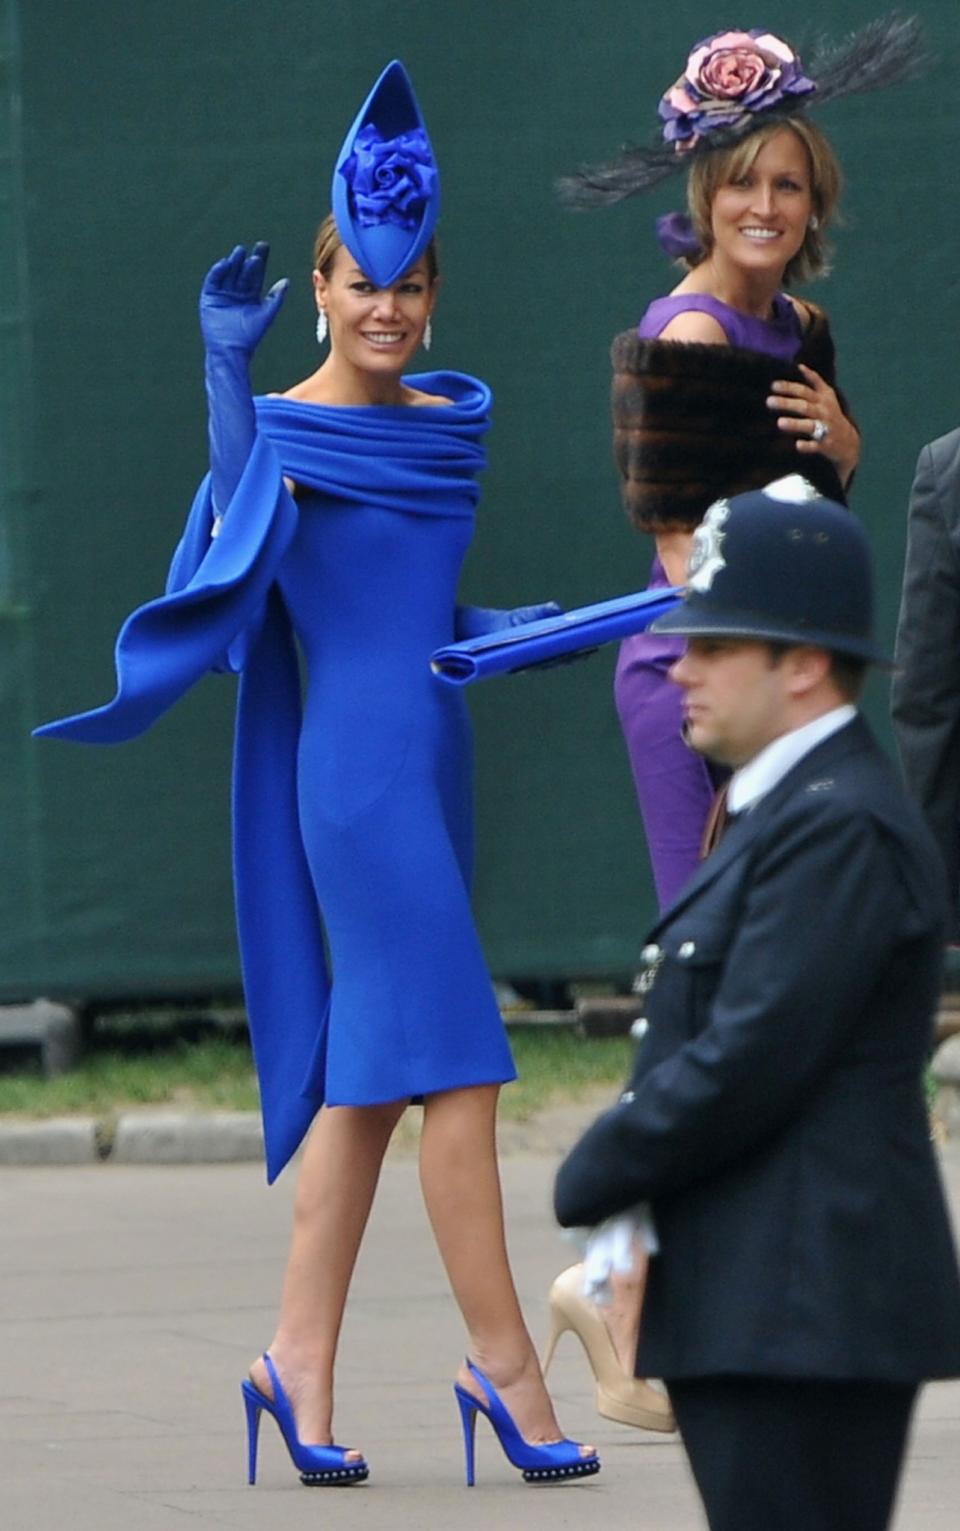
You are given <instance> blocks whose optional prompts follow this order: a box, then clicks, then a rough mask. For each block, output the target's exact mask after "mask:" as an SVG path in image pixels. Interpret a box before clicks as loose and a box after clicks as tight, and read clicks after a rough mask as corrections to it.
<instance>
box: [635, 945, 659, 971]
mask: <svg viewBox="0 0 960 1531" xmlns="http://www.w3.org/2000/svg"><path fill="white" fill-rule="evenodd" d="M659 955H660V948H659V946H657V944H656V942H655V941H651V942H650V944H649V946H645V947H644V948H643V951H642V952H641V953H640V961H641V962H642V963H644V965H645V966H646V967H648V968H649V967H653V964H654V963H655V962H656V960H657V958H658V957H659Z"/></svg>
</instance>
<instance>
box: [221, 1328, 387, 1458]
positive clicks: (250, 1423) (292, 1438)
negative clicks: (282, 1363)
mask: <svg viewBox="0 0 960 1531" xmlns="http://www.w3.org/2000/svg"><path fill="white" fill-rule="evenodd" d="M263 1359H264V1364H265V1365H266V1368H267V1376H268V1377H269V1378H270V1386H271V1387H272V1388H273V1397H272V1398H268V1397H267V1395H266V1393H261V1391H260V1389H259V1388H258V1387H255V1386H254V1384H253V1383H252V1382H249V1381H244V1382H241V1384H240V1391H241V1392H242V1394H243V1402H244V1407H245V1409H246V1413H247V1482H248V1483H255V1482H256V1480H257V1437H258V1435H259V1431H260V1414H261V1411H262V1410H264V1409H265V1410H266V1412H267V1413H268V1414H271V1415H272V1416H273V1418H274V1419H275V1420H276V1422H277V1426H278V1428H279V1430H280V1434H281V1435H282V1436H283V1440H284V1445H285V1446H286V1448H287V1450H288V1451H289V1453H290V1460H291V1462H292V1463H293V1465H294V1467H295V1468H297V1470H298V1471H299V1473H300V1482H301V1483H305V1484H306V1485H307V1487H308V1488H322V1487H324V1486H326V1485H327V1484H334V1483H362V1482H363V1480H364V1478H367V1477H369V1476H370V1469H369V1467H368V1466H367V1464H366V1461H365V1460H364V1458H363V1457H361V1458H360V1460H359V1461H357V1462H348V1461H347V1453H348V1451H349V1450H350V1447H349V1446H305V1445H304V1443H303V1442H302V1441H301V1439H300V1437H299V1436H298V1434H297V1422H296V1420H295V1419H294V1417H293V1409H292V1408H291V1407H290V1400H289V1398H288V1397H287V1395H286V1393H285V1392H284V1390H283V1385H282V1383H281V1381H280V1378H279V1377H278V1376H277V1369H276V1367H275V1366H274V1364H273V1362H272V1361H271V1359H270V1357H269V1355H268V1354H267V1353H266V1351H265V1352H264V1356H263Z"/></svg>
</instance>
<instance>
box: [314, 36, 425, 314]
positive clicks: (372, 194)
mask: <svg viewBox="0 0 960 1531" xmlns="http://www.w3.org/2000/svg"><path fill="white" fill-rule="evenodd" d="M331 201H332V204H333V216H334V218H335V219H336V224H337V229H338V230H339V233H340V238H341V239H342V240H343V242H344V244H345V245H346V247H347V249H348V250H349V251H350V254H351V255H352V256H353V258H354V260H355V261H356V262H357V264H358V266H359V267H360V269H361V271H363V273H364V275H365V276H368V277H369V278H370V280H371V281H372V282H374V283H375V284H376V286H377V287H390V286H391V285H392V284H393V283H394V282H396V281H397V280H398V279H399V278H400V277H401V276H402V275H403V273H404V272H405V271H409V269H410V267H411V266H412V265H413V264H414V262H415V261H416V260H417V259H418V257H419V256H420V255H422V254H423V251H424V250H425V249H426V247H427V245H428V244H429V243H430V236H431V235H432V233H433V230H434V226H435V224H436V221H437V214H438V213H439V211H440V173H439V171H438V170H437V162H436V160H435V159H434V156H433V148H432V146H431V144H430V140H429V138H428V137H427V130H426V128H425V127H424V124H423V118H422V116H421V115H420V108H419V107H418V105H417V99H416V97H415V95H414V94H413V86H412V85H411V84H410V77H409V75H408V74H407V71H406V70H405V69H404V67H403V65H402V64H401V63H400V61H399V60H398V59H394V60H393V62H392V63H390V64H388V65H387V67H386V69H385V70H384V71H383V73H382V74H381V76H380V78H379V79H378V80H377V82H376V84H375V85H374V87H373V89H372V90H371V92H370V94H369V96H368V97H367V99H366V101H364V103H363V105H362V106H361V108H360V110H359V112H358V113H357V115H356V118H355V119H354V122H353V126H352V127H351V129H350V131H349V133H348V134H347V136H346V138H345V139H344V141H343V147H342V148H341V150H340V153H339V154H338V156H337V163H336V166H335V168H334V172H333V187H332V191H331Z"/></svg>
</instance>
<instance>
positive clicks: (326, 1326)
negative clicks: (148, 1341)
mask: <svg viewBox="0 0 960 1531" xmlns="http://www.w3.org/2000/svg"><path fill="white" fill-rule="evenodd" d="M406 1105H407V1102H406V1101H405V1100H402V1101H392V1102H390V1103H389V1104H388V1105H385V1106H334V1107H332V1108H328V1107H326V1106H325V1107H324V1108H323V1109H322V1110H321V1112H320V1113H319V1115H318V1117H317V1119H316V1121H315V1122H314V1125H313V1128H312V1129H311V1132H310V1136H309V1138H308V1139H307V1145H306V1148H305V1150H304V1155H303V1163H302V1165H301V1167H300V1176H299V1179H298V1181H297V1193H296V1198H295V1201H294V1211H293V1235H292V1238H291V1241H290V1254H289V1257H288V1259H287V1269H286V1274H285V1276H284V1281H283V1293H282V1296H281V1300H280V1315H279V1318H278V1321H277V1329H276V1333H275V1334H274V1337H273V1339H272V1341H271V1342H270V1345H269V1346H268V1347H267V1348H268V1349H269V1351H270V1355H271V1358H272V1360H273V1363H274V1365H275V1366H276V1368H277V1371H278V1373H279V1375H280V1379H281V1381H282V1382H283V1386H284V1390H285V1391H286V1393H287V1396H288V1397H289V1399H290V1402H291V1404H292V1405H293V1410H294V1414H295V1416H296V1420H297V1430H298V1433H299V1436H300V1439H301V1440H302V1441H303V1442H304V1443H305V1444H309V1445H326V1444H328V1443H329V1442H330V1441H331V1439H332V1420H333V1363H334V1359H335V1357H336V1353H337V1340H338V1338H339V1335H340V1324H341V1321H342V1319H343V1309H344V1305H345V1303H346V1300H347V1290H348V1288H349V1285H350V1278H351V1276H352V1275H353V1267H354V1265H355V1263H356V1258H357V1252H358V1250H359V1248H360V1240H361V1238H362V1237H363V1230H364V1228H365V1227H366V1225H367V1218H368V1217H369V1215H370V1207H371V1204H372V1202H373V1194H374V1191H375V1190H376V1188H377V1180H378V1178H379V1175H380V1166H381V1164H382V1162H383V1156H384V1154H385V1152H386V1149H387V1144H388V1143H389V1142H390V1135H391V1133H392V1132H393V1129H394V1127H395V1126H396V1125H397V1122H398V1121H399V1120H400V1117H401V1116H402V1115H403V1112H404V1110H405V1108H406ZM250 1376H251V1379H252V1380H253V1382H254V1384H255V1386H256V1387H258V1388H259V1389H260V1391H261V1392H262V1393H264V1394H266V1395H267V1396H268V1397H269V1396H270V1393H271V1389H270V1383H269V1379H268V1377H267V1372H266V1367H265V1366H264V1364H263V1361H262V1360H257V1361H255V1362H254V1364H253V1365H252V1366H251V1368H250Z"/></svg>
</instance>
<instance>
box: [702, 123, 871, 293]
mask: <svg viewBox="0 0 960 1531" xmlns="http://www.w3.org/2000/svg"><path fill="white" fill-rule="evenodd" d="M784 128H786V129H788V130H789V131H790V132H791V133H796V135H797V137H798V138H799V139H800V142H801V143H802V144H803V145H804V148H805V149H806V151H807V159H808V161H809V165H810V192H811V198H812V202H813V211H814V213H815V214H816V218H817V227H816V228H808V229H807V234H806V238H805V239H804V241H803V244H802V245H801V246H800V249H799V250H798V251H797V253H796V255H795V256H794V257H793V259H792V260H791V261H790V262H789V263H788V265H787V268H786V270H785V272H784V281H785V282H787V283H791V282H808V281H810V279H811V278H812V277H815V276H825V275H826V273H827V271H828V270H829V264H828V256H829V247H828V245H827V243H826V239H825V235H826V231H827V229H828V228H829V226H830V223H831V220H832V221H834V222H838V221H839V211H838V203H839V201H840V191H841V186H842V176H841V171H840V165H839V163H838V161H837V157H836V155H835V154H834V152H833V149H832V148H831V147H830V144H829V142H828V140H827V138H826V136H825V135H824V134H823V133H821V131H820V129H819V128H818V127H817V126H816V125H815V124H814V123H812V122H811V121H810V120H809V118H807V117H799V116H798V117H792V118H790V120H789V121H784V120H783V118H781V119H779V120H778V121H775V122H768V123H765V124H764V125H763V126H762V127H758V128H757V129H756V130H755V131H754V132H752V133H749V134H748V135H747V137H746V138H744V139H742V140H741V141H740V142H739V143H736V144H733V145H732V146H731V147H730V148H729V149H714V150H712V151H711V152H710V153H709V154H703V155H701V156H700V157H699V158H698V159H695V160H694V161H693V163H692V165H691V166H690V171H689V175H688V179H687V207H688V209H689V212H690V221H691V222H692V224H693V229H694V233H695V234H696V236H697V238H698V240H699V241H700V250H701V252H702V253H700V254H698V255H696V256H691V257H690V259H689V260H686V261H685V262H684V264H685V265H686V267H687V269H688V270H692V269H693V267H694V266H699V264H700V262H701V261H702V260H705V259H706V257H707V256H708V255H709V254H710V251H711V250H712V248H713V231H712V226H711V214H712V211H713V199H714V197H715V196H716V194H717V192H718V191H719V190H720V187H721V186H727V185H729V184H730V182H731V181H735V180H737V178H738V177H739V176H741V175H743V174H745V172H746V171H748V170H749V169H750V167H751V165H752V164H753V162H754V160H755V159H756V157H757V155H758V154H759V153H760V150H761V149H762V148H763V147H764V145H765V144H768V143H769V142H770V140H771V138H775V137H776V135H777V134H778V133H781V132H783V130H784Z"/></svg>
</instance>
